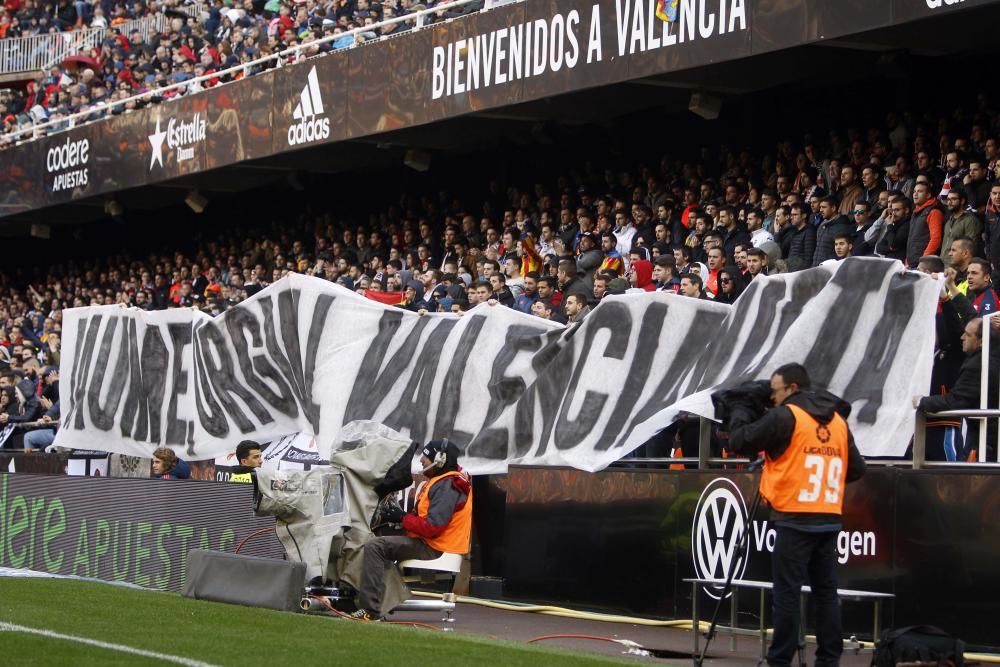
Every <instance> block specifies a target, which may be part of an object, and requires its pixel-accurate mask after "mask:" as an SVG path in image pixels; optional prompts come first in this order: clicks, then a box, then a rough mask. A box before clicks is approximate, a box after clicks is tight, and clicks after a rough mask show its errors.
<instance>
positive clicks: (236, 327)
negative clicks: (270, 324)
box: [224, 308, 299, 418]
mask: <svg viewBox="0 0 1000 667" xmlns="http://www.w3.org/2000/svg"><path fill="white" fill-rule="evenodd" d="M224 317H225V323H226V330H227V331H228V333H229V339H230V340H231V341H232V342H233V347H234V348H235V350H236V358H237V359H238V360H239V364H240V371H242V373H243V377H244V378H246V381H247V384H248V385H250V388H251V389H253V390H254V391H255V392H257V395H258V396H260V397H261V398H262V399H263V400H264V402H265V403H267V405H268V406H269V407H272V408H274V409H276V410H278V412H280V413H282V414H284V415H287V416H289V417H292V418H295V417H298V416H299V406H298V404H297V403H296V402H295V396H294V395H293V394H292V388H291V387H290V386H289V385H288V383H287V382H286V381H285V379H284V378H283V377H281V373H279V372H278V369H276V368H275V367H274V365H273V364H271V362H270V361H268V359H267V355H266V354H255V355H253V356H251V355H250V347H249V345H248V344H247V338H246V333H249V334H250V341H251V344H252V345H253V346H254V347H255V348H262V347H264V337H263V336H262V335H261V332H260V322H258V321H257V318H256V317H254V316H253V314H251V313H250V312H249V311H248V310H244V309H242V308H234V309H232V310H230V311H229V312H227V313H226V314H225V316H224ZM262 378H266V379H268V380H270V381H271V382H272V383H273V384H274V386H276V387H277V388H278V391H277V392H275V391H274V390H273V389H271V385H269V384H268V383H267V382H265V381H264V380H263V379H262Z"/></svg>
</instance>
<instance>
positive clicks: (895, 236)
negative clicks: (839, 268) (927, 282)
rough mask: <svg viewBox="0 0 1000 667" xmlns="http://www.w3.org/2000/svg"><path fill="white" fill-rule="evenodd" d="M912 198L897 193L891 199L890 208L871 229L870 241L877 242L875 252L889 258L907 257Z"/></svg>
mask: <svg viewBox="0 0 1000 667" xmlns="http://www.w3.org/2000/svg"><path fill="white" fill-rule="evenodd" d="M910 208H911V200H909V199H905V198H903V197H901V196H899V195H895V196H893V197H892V198H890V199H889V208H888V209H886V213H885V215H884V216H883V218H882V219H881V221H879V222H876V224H875V225H873V226H872V228H871V229H870V230H869V232H871V237H869V236H868V235H866V236H865V240H866V241H868V242H869V243H872V242H874V243H875V254H876V255H878V256H879V257H886V258H889V259H898V260H900V261H904V260H905V259H906V245H907V239H908V238H909V234H910Z"/></svg>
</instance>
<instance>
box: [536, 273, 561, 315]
mask: <svg viewBox="0 0 1000 667" xmlns="http://www.w3.org/2000/svg"><path fill="white" fill-rule="evenodd" d="M538 298H539V299H540V300H545V301H548V302H549V303H550V304H551V305H552V307H553V308H559V306H560V304H562V299H563V293H562V292H560V291H559V283H558V282H556V279H555V278H554V277H552V276H542V277H541V278H539V279H538Z"/></svg>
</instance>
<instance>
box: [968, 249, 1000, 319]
mask: <svg viewBox="0 0 1000 667" xmlns="http://www.w3.org/2000/svg"><path fill="white" fill-rule="evenodd" d="M991 273H992V269H991V267H990V263H989V262H987V261H986V260H985V259H982V258H980V257H977V258H975V259H973V260H972V261H971V262H970V263H969V268H968V271H967V274H966V275H967V280H968V283H969V288H968V297H969V299H970V300H971V301H972V307H973V308H975V309H976V312H977V313H979V314H980V315H989V314H990V313H993V312H996V309H997V305H998V304H1000V296H997V293H996V290H995V289H994V288H993V280H992V275H991Z"/></svg>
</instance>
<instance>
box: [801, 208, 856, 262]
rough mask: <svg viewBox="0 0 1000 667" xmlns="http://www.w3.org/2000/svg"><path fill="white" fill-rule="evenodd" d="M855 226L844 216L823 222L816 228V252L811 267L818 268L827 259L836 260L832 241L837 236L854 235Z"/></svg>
mask: <svg viewBox="0 0 1000 667" xmlns="http://www.w3.org/2000/svg"><path fill="white" fill-rule="evenodd" d="M855 229H856V225H855V224H854V223H853V222H851V221H850V220H848V219H847V216H846V215H838V216H835V217H833V218H831V219H830V220H824V221H823V222H821V223H820V225H819V227H817V228H816V250H815V252H814V253H813V256H812V265H813V266H819V265H820V264H821V263H822V262H825V261H826V260H828V259H836V257H837V253H835V252H834V251H833V239H834V237H835V236H837V235H838V234H850V235H852V236H853V235H854V230H855Z"/></svg>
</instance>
